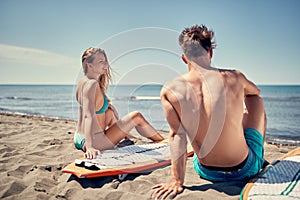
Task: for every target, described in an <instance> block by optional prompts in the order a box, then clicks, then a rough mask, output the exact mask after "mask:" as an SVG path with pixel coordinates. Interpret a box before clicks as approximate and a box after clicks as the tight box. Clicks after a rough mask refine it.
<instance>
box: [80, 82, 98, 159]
mask: <svg viewBox="0 0 300 200" xmlns="http://www.w3.org/2000/svg"><path fill="white" fill-rule="evenodd" d="M98 87H99V86H98V83H97V81H89V82H87V83H86V86H85V88H84V90H83V99H82V104H83V126H84V128H83V131H84V135H85V147H86V152H85V157H86V158H89V159H92V158H95V157H96V155H97V154H100V151H99V150H97V149H95V148H94V147H93V139H94V134H95V133H94V132H93V125H94V123H95V122H97V118H96V114H95V110H96V108H95V105H96V102H95V94H96V89H97V88H98Z"/></svg>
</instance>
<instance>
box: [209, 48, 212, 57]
mask: <svg viewBox="0 0 300 200" xmlns="http://www.w3.org/2000/svg"><path fill="white" fill-rule="evenodd" d="M209 56H210V58H212V57H213V49H212V48H210V50H209Z"/></svg>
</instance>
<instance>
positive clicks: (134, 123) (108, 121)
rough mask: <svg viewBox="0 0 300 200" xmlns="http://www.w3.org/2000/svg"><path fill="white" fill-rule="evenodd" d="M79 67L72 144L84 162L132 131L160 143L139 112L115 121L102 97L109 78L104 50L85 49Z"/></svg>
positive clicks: (113, 111) (110, 108)
mask: <svg viewBox="0 0 300 200" xmlns="http://www.w3.org/2000/svg"><path fill="white" fill-rule="evenodd" d="M82 67H83V72H84V77H82V78H81V79H80V80H79V81H78V84H77V89H76V98H77V101H78V103H79V105H80V106H79V118H78V123H77V129H76V132H75V135H74V144H75V147H76V148H77V149H81V150H83V151H84V152H85V157H86V158H89V159H92V158H95V157H96V155H97V154H99V153H100V151H101V150H105V149H112V148H114V147H115V146H116V145H117V144H118V143H119V142H120V141H121V140H122V139H124V138H125V137H130V135H129V131H130V130H131V129H133V128H136V130H137V131H138V133H139V134H140V135H142V136H144V137H147V138H149V139H151V140H153V141H161V140H163V139H164V138H163V137H162V136H161V135H160V134H159V133H158V132H157V131H156V130H155V129H154V128H153V127H152V126H151V125H150V124H149V122H147V121H146V120H145V118H144V117H143V116H142V114H141V113H139V112H136V111H135V112H131V113H129V114H128V115H127V116H125V117H123V118H122V119H119V117H118V114H117V112H116V109H115V108H114V107H113V106H112V105H111V104H110V102H109V100H108V98H107V96H106V91H107V88H108V84H109V82H110V80H111V75H110V66H109V64H108V61H107V56H106V54H105V52H104V50H102V49H100V48H89V49H87V50H86V51H85V52H84V53H83V55H82Z"/></svg>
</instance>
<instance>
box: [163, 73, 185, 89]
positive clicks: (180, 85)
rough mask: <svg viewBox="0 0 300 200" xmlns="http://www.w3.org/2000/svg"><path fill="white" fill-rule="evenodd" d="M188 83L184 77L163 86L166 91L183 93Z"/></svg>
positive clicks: (178, 77)
mask: <svg viewBox="0 0 300 200" xmlns="http://www.w3.org/2000/svg"><path fill="white" fill-rule="evenodd" d="M186 84H187V81H186V80H185V78H184V77H183V76H177V77H175V78H173V79H172V80H170V81H167V82H166V83H165V84H164V85H163V89H164V90H169V91H181V90H184V88H185V85H186Z"/></svg>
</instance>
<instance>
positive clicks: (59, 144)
mask: <svg viewBox="0 0 300 200" xmlns="http://www.w3.org/2000/svg"><path fill="white" fill-rule="evenodd" d="M74 122H75V121H74V120H61V119H53V118H47V117H43V118H42V117H34V116H26V115H24V116H21V115H15V114H0V138H1V140H0V143H1V145H0V155H1V157H0V174H1V180H0V188H1V190H0V198H1V199H78V198H82V197H84V198H85V199H95V197H97V199H125V200H127V199H136V198H139V199H140V200H144V199H145V200H146V199H151V198H150V197H151V194H152V192H153V191H152V190H151V189H150V188H151V187H152V186H154V185H156V184H158V183H161V182H165V181H168V180H169V178H170V166H167V167H164V168H159V169H157V170H154V171H153V172H148V173H144V174H133V175H128V177H127V178H126V179H125V180H124V181H119V180H118V179H117V178H116V177H102V178H93V179H78V178H75V177H74V176H71V175H70V174H66V173H62V172H61V169H63V168H64V167H65V166H66V165H68V164H69V163H71V162H73V161H74V160H75V159H78V158H80V157H82V156H83V153H82V151H79V150H76V149H75V147H74V145H73V134H74V131H75V125H74ZM161 133H162V134H163V135H164V136H166V135H167V133H166V132H161ZM133 134H134V131H133ZM295 148H296V146H276V145H271V144H265V155H264V156H265V159H266V160H267V161H269V162H270V163H271V162H272V161H274V160H276V159H278V158H280V157H281V156H282V155H284V154H285V153H287V152H289V151H290V150H292V149H295ZM245 184H246V183H245V182H239V181H234V182H226V183H211V182H209V181H206V180H203V179H200V178H199V176H198V175H197V174H196V172H195V171H194V170H193V165H192V158H188V161H187V170H186V178H185V184H184V185H185V190H184V191H183V193H182V194H180V195H178V196H177V197H176V198H175V199H197V198H199V197H201V198H202V199H232V200H237V199H239V193H240V191H241V189H242V188H243V187H244V185H245Z"/></svg>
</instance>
